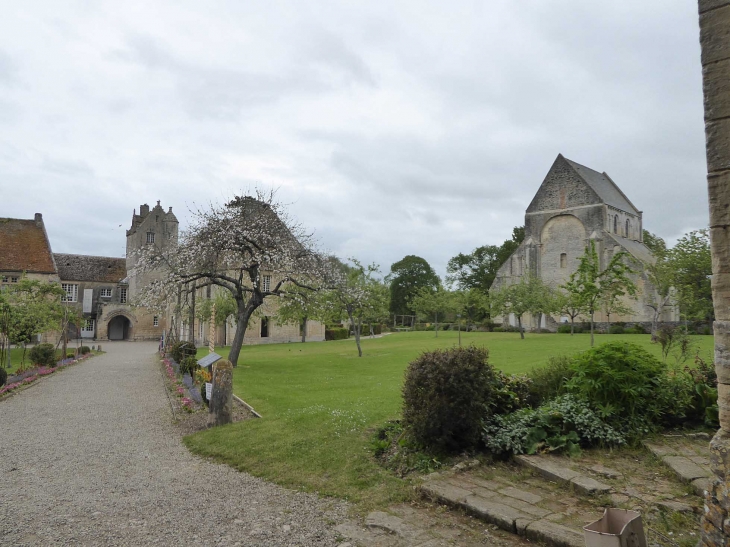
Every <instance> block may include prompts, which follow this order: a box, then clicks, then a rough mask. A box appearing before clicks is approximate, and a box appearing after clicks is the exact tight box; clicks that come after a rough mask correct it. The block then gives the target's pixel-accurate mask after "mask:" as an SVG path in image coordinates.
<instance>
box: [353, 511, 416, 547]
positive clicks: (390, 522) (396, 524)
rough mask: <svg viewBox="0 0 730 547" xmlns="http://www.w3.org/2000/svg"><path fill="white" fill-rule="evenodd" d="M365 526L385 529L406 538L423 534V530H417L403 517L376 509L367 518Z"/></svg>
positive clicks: (410, 538) (413, 537) (411, 538)
mask: <svg viewBox="0 0 730 547" xmlns="http://www.w3.org/2000/svg"><path fill="white" fill-rule="evenodd" d="M365 526H367V527H368V528H370V529H373V528H376V529H379V530H383V531H385V532H387V533H389V534H393V535H396V536H399V537H402V538H405V539H409V540H413V539H415V538H417V537H418V536H419V535H421V534H423V531H422V530H416V529H414V528H412V527H411V526H408V525H407V524H406V523H405V522H403V519H401V518H399V517H396V516H395V515H391V514H389V513H385V512H383V511H374V512H372V513H370V514H369V515H368V516H367V517H366V518H365Z"/></svg>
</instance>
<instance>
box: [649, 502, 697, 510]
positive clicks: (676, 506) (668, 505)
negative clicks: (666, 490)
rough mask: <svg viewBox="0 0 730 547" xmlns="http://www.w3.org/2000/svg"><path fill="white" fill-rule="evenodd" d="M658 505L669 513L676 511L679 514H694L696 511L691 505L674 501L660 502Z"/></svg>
mask: <svg viewBox="0 0 730 547" xmlns="http://www.w3.org/2000/svg"><path fill="white" fill-rule="evenodd" d="M657 505H658V506H659V507H661V508H663V509H666V510H667V511H676V512H677V513H692V512H694V509H693V508H692V506H691V505H687V504H686V503H682V502H679V501H673V500H664V501H658V502H657Z"/></svg>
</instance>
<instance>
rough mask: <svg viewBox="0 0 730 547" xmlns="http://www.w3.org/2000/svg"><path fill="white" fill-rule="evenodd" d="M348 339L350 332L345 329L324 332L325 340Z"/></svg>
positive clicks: (338, 328)
mask: <svg viewBox="0 0 730 547" xmlns="http://www.w3.org/2000/svg"><path fill="white" fill-rule="evenodd" d="M349 337H350V331H349V329H346V328H341V327H335V328H332V329H326V330H325V331H324V339H325V340H347V339H348V338H349Z"/></svg>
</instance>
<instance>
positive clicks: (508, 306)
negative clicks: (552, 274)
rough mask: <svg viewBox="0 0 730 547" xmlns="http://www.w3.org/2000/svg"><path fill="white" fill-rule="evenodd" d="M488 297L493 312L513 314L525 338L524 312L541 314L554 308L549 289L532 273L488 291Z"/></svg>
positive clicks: (503, 314)
mask: <svg viewBox="0 0 730 547" xmlns="http://www.w3.org/2000/svg"><path fill="white" fill-rule="evenodd" d="M489 298H490V303H491V305H492V310H493V312H494V313H496V314H498V315H502V316H503V317H504V316H508V315H509V314H510V313H511V314H514V316H515V319H517V325H518V327H519V329H520V338H522V339H524V338H525V329H524V327H523V326H522V317H523V316H524V315H525V314H526V313H531V314H533V315H541V314H542V313H550V312H551V311H552V310H553V308H554V303H552V302H551V300H552V291H551V289H550V288H549V287H547V286H546V285H545V284H544V283H543V282H542V280H541V279H540V278H538V277H535V276H532V275H524V276H522V277H521V278H520V280H519V282H517V283H513V284H512V285H505V286H503V287H501V288H500V289H499V290H496V291H495V290H492V291H490V293H489Z"/></svg>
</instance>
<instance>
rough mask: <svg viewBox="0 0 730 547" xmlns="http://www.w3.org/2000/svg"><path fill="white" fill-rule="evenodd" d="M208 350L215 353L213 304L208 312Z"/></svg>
mask: <svg viewBox="0 0 730 547" xmlns="http://www.w3.org/2000/svg"><path fill="white" fill-rule="evenodd" d="M208 350H210V352H211V353H213V352H214V351H215V302H213V306H212V307H211V311H210V332H209V333H208Z"/></svg>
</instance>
